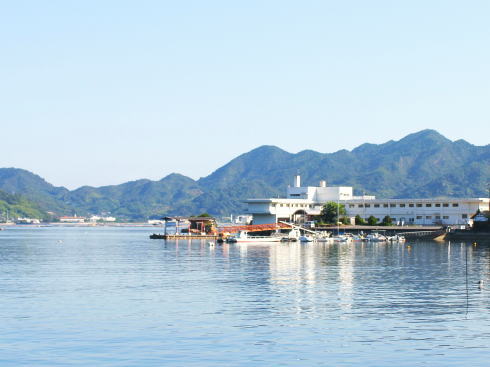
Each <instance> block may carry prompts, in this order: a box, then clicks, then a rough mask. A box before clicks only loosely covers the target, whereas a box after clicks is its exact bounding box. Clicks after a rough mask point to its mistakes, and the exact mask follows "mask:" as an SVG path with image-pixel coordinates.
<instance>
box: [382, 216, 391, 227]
mask: <svg viewBox="0 0 490 367" xmlns="http://www.w3.org/2000/svg"><path fill="white" fill-rule="evenodd" d="M381 224H382V225H383V226H392V225H393V219H392V218H391V217H390V216H389V215H387V216H385V217H384V218H383V221H382V222H381Z"/></svg>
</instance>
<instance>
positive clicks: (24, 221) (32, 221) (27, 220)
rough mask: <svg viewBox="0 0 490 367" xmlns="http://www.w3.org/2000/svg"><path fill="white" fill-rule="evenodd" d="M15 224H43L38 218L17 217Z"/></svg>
mask: <svg viewBox="0 0 490 367" xmlns="http://www.w3.org/2000/svg"><path fill="white" fill-rule="evenodd" d="M15 224H41V221H40V220H39V219H37V218H17V220H16V221H15Z"/></svg>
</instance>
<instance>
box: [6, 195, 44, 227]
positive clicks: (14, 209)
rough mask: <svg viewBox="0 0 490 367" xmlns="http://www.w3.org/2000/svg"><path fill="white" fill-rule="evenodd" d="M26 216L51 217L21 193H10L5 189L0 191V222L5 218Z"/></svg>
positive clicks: (13, 218)
mask: <svg viewBox="0 0 490 367" xmlns="http://www.w3.org/2000/svg"><path fill="white" fill-rule="evenodd" d="M26 217H27V218H37V219H43V220H49V219H52V217H51V216H50V215H49V214H48V213H46V212H45V211H43V210H42V209H41V208H40V207H39V205H37V204H35V203H33V202H31V201H29V200H27V199H26V198H25V197H23V196H22V195H19V194H14V195H12V194H8V193H6V192H5V191H0V222H4V221H6V220H7V219H12V220H15V219H17V218H26Z"/></svg>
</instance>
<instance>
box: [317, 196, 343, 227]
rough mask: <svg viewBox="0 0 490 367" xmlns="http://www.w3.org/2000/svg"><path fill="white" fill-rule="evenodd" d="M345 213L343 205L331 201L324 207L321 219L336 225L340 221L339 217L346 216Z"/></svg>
mask: <svg viewBox="0 0 490 367" xmlns="http://www.w3.org/2000/svg"><path fill="white" fill-rule="evenodd" d="M345 213H346V212H345V206H344V205H343V204H337V203H336V202H335V201H329V202H327V203H326V204H325V205H324V206H323V208H322V211H321V213H320V217H321V219H322V222H324V223H327V224H334V223H337V222H338V221H339V217H340V216H343V215H345ZM337 214H338V215H337Z"/></svg>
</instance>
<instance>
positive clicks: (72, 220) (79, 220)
mask: <svg viewBox="0 0 490 367" xmlns="http://www.w3.org/2000/svg"><path fill="white" fill-rule="evenodd" d="M60 222H61V223H85V217H77V216H76V215H75V216H74V217H68V216H64V217H60Z"/></svg>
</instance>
